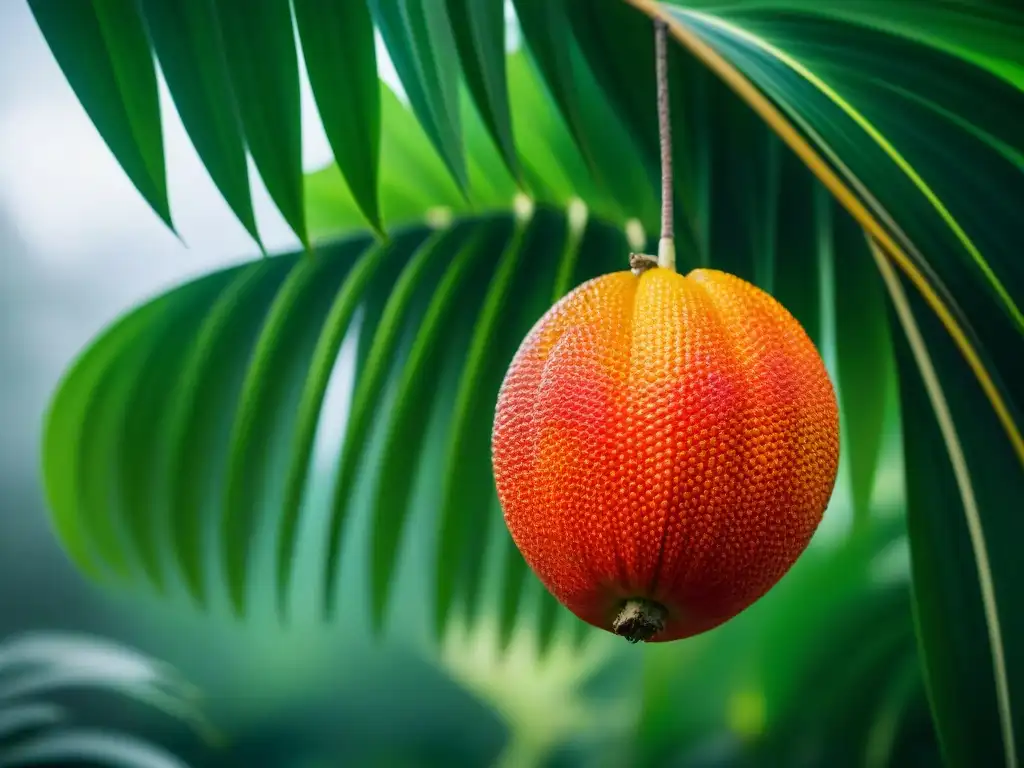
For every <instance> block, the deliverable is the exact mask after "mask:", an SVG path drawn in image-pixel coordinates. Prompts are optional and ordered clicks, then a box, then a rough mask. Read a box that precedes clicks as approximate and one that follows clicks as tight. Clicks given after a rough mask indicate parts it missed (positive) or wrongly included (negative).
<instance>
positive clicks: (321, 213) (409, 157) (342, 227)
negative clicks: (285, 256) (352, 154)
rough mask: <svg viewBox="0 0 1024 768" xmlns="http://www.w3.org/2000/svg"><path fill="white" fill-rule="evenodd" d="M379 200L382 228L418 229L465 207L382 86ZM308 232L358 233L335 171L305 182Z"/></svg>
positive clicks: (420, 134) (352, 206) (319, 235)
mask: <svg viewBox="0 0 1024 768" xmlns="http://www.w3.org/2000/svg"><path fill="white" fill-rule="evenodd" d="M380 87H381V94H380V98H381V110H382V113H383V126H384V132H383V135H382V136H381V168H380V196H381V215H382V217H383V220H384V225H385V227H388V228H390V227H394V226H397V225H400V224H412V223H423V222H424V221H427V220H429V219H430V217H431V215H432V214H435V213H436V212H438V211H442V210H446V211H447V212H448V213H449V214H453V213H459V212H464V211H466V210H467V208H468V206H467V204H466V201H465V199H464V198H463V197H462V195H460V193H459V189H458V187H457V186H456V185H455V183H454V182H453V181H452V177H451V175H450V174H449V173H448V171H447V170H446V168H445V165H444V162H443V161H442V160H441V159H440V157H438V155H437V152H435V151H434V148H433V145H431V143H430V139H428V138H427V135H426V134H425V133H424V131H423V128H422V126H420V124H419V123H417V122H416V118H415V117H414V116H413V114H412V113H411V112H410V111H409V110H408V109H407V108H406V107H405V106H404V105H403V104H402V103H401V102H400V101H399V100H398V98H397V97H396V96H395V94H394V93H392V91H391V89H389V88H388V87H387V86H386V85H384V84H383V83H381V85H380ZM306 197H307V206H308V214H307V215H308V217H309V226H310V232H311V233H312V235H313V237H315V238H316V239H318V240H320V239H325V238H328V237H338V236H340V235H344V234H349V233H351V232H352V231H354V230H358V229H359V228H360V226H361V221H362V215H361V214H360V213H359V208H358V206H357V205H356V203H355V201H354V200H353V198H352V193H351V191H350V190H349V188H348V185H347V184H346V183H345V181H344V180H343V178H342V176H341V174H340V172H339V170H338V167H337V165H331V166H329V167H327V168H325V169H323V170H321V171H317V172H316V173H312V174H310V175H308V176H307V177H306Z"/></svg>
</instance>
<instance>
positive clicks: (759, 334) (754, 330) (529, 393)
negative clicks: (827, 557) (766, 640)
mask: <svg viewBox="0 0 1024 768" xmlns="http://www.w3.org/2000/svg"><path fill="white" fill-rule="evenodd" d="M492 454H493V464H494V474H495V479H496V482H497V489H498V497H499V499H500V501H501V505H502V508H503V510H504V515H505V522H506V524H507V525H508V528H509V531H510V532H511V534H512V537H513V539H514V540H515V542H516V545H517V546H518V547H519V549H520V551H521V552H522V554H523V556H524V557H525V559H526V561H527V562H528V563H529V565H530V566H531V568H532V569H533V570H534V571H535V572H536V574H537V575H538V576H539V577H540V579H541V581H542V582H543V583H544V585H545V586H546V587H547V588H548V589H549V590H550V591H551V593H552V594H553V595H554V596H555V597H557V598H558V599H559V600H560V601H561V602H562V603H563V604H564V605H565V606H566V607H568V608H569V609H570V610H571V611H572V612H573V613H575V614H576V615H577V616H579V617H580V618H581V619H583V620H584V621H587V622H589V623H590V624H593V625H595V626H598V627H602V628H604V629H610V628H611V626H612V622H613V621H614V619H615V617H616V615H617V614H618V613H619V611H620V610H621V609H622V607H623V605H624V603H625V601H626V600H628V599H633V598H642V599H645V600H649V601H653V602H655V603H658V604H660V605H661V606H663V607H664V609H665V612H666V616H665V621H664V629H663V630H662V631H661V632H659V633H658V634H657V636H655V637H654V638H653V640H655V641H665V640H674V639H678V638H682V637H687V636H690V635H694V634H697V633H699V632H703V631H706V630H708V629H711V628H713V627H715V626H717V625H719V624H721V623H722V622H724V621H726V620H727V619H729V618H731V617H732V616H734V615H736V614H737V613H739V612H740V611H742V610H743V609H744V608H746V607H747V606H749V605H750V604H751V603H753V602H754V601H755V600H757V599H758V598H759V597H761V596H762V595H763V594H764V593H765V592H766V591H768V589H770V588H771V587H772V586H773V585H774V584H775V583H776V582H777V581H778V580H779V579H780V578H781V577H782V575H783V574H784V573H785V572H786V571H787V570H788V569H789V567H790V566H791V565H792V564H793V562H794V561H795V560H796V559H797V557H798V556H799V555H800V554H801V552H802V551H803V550H804V548H805V547H806V546H807V543H808V541H809V540H810V537H811V535H812V534H813V533H814V531H815V529H816V528H817V526H818V523H819V522H820V521H821V517H822V514H823V512H824V510H825V506H826V504H827V503H828V500H829V497H830V495H831V493H832V488H833V485H834V483H835V477H836V471H837V468H838V459H839V414H838V408H837V404H836V397H835V391H834V389H833V387H832V383H831V382H830V380H829V378H828V374H827V372H826V370H825V366H824V364H823V362H822V360H821V357H820V355H819V354H818V352H817V350H816V349H815V347H814V345H813V344H812V343H811V341H810V339H809V338H808V337H807V334H806V333H805V332H804V330H803V329H802V328H801V327H800V324H799V323H798V322H797V321H796V320H795V319H794V318H793V317H792V315H790V314H789V313H788V312H787V311H786V310H785V309H784V308H783V307H782V306H781V305H780V304H779V303H778V302H777V301H775V300H774V299H773V298H772V297H771V296H769V295H768V294H767V293H765V292H764V291H761V290H760V289H758V288H756V287H755V286H753V285H751V284H749V283H747V282H745V281H743V280H741V279H739V278H737V277H734V276H732V275H728V274H725V273H723V272H718V271H714V270H708V269H698V270H695V271H693V272H691V273H690V274H689V275H687V276H685V277H684V276H682V275H680V274H677V273H676V272H673V271H670V270H665V269H659V268H655V269H650V270H648V271H646V272H644V273H643V274H641V275H640V276H639V277H638V276H636V275H634V274H633V273H632V272H616V273H613V274H609V275H604V276H602V277H598V278H596V279H594V280H591V281H589V282H587V283H584V284H583V285H581V286H580V287H578V288H577V289H576V290H574V291H573V292H572V293H570V294H569V295H568V296H566V297H565V298H563V299H562V300H561V301H559V302H558V303H557V304H556V305H555V306H554V307H552V308H551V309H550V310H549V311H548V312H547V314H545V316H544V317H543V318H541V319H540V321H539V322H538V323H537V324H536V326H534V328H533V330H532V331H531V332H530V334H529V335H528V336H527V338H526V339H525V340H524V341H523V343H522V345H521V347H520V348H519V351H518V352H517V353H516V356H515V358H514V360H513V362H512V365H511V366H510V368H509V370H508V373H507V374H506V377H505V381H504V383H503V385H502V388H501V392H500V395H499V398H498V406H497V411H496V414H495V420H494V431H493V436H492Z"/></svg>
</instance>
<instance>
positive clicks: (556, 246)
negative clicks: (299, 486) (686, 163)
mask: <svg viewBox="0 0 1024 768" xmlns="http://www.w3.org/2000/svg"><path fill="white" fill-rule="evenodd" d="M565 225H566V222H565V219H564V218H562V217H559V216H555V215H553V214H552V213H550V212H549V211H538V212H537V213H536V214H535V215H534V216H533V218H532V220H531V222H530V223H529V225H528V226H526V227H525V229H522V230H520V231H519V232H518V233H517V235H516V237H515V238H514V239H513V240H512V242H511V243H510V244H509V246H508V248H506V250H505V253H504V254H503V255H502V258H501V260H500V261H499V262H498V268H497V272H496V275H495V278H494V280H493V281H492V282H491V286H490V290H489V291H488V293H487V296H486V298H485V300H484V305H483V309H482V311H481V313H480V317H479V318H478V319H477V323H476V327H475V329H474V336H473V340H472V342H471V344H470V349H469V354H468V356H467V358H466V363H465V366H464V368H463V370H462V377H461V379H460V382H459V388H458V395H457V398H456V406H455V412H454V414H453V417H452V422H451V437H450V442H449V445H448V454H447V461H446V466H445V471H444V480H443V485H444V491H443V497H442V504H441V518H440V520H441V522H440V529H439V535H438V552H437V569H438V571H437V598H436V605H435V608H436V612H435V628H436V630H437V632H438V633H439V634H440V633H442V632H443V630H444V627H445V624H446V622H447V617H448V612H449V610H450V608H451V604H452V600H453V598H454V595H455V591H456V586H457V584H458V583H459V582H460V581H461V583H462V584H463V589H464V590H465V592H466V606H467V610H469V611H472V609H473V608H474V607H475V605H476V601H477V596H478V595H479V592H480V590H479V586H480V584H481V583H482V581H483V555H484V550H485V545H486V542H487V541H488V537H489V527H490V525H489V520H490V517H491V515H492V511H493V504H492V502H493V500H494V497H495V489H494V481H493V479H492V477H491V466H490V445H491V423H492V421H493V416H494V403H495V402H496V401H497V397H498V390H499V388H500V387H501V381H502V379H503V378H504V376H505V371H506V370H507V369H508V365H509V363H510V362H511V360H512V356H513V355H514V354H515V351H516V348H517V347H518V345H519V343H520V342H521V341H522V339H523V337H524V336H525V335H526V333H527V332H528V331H529V329H530V328H531V327H532V326H533V324H534V323H535V322H536V321H537V319H538V318H539V317H540V316H541V314H543V312H544V311H545V310H546V309H547V307H548V306H549V304H548V302H549V300H550V296H551V286H552V284H553V282H554V274H555V269H556V267H557V265H558V263H559V259H558V258H557V256H558V255H559V254H561V253H562V252H563V251H564V250H565V237H566V232H565ZM516 297H518V301H516ZM460 577H461V578H460Z"/></svg>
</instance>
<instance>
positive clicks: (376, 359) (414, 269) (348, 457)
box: [324, 227, 467, 614]
mask: <svg viewBox="0 0 1024 768" xmlns="http://www.w3.org/2000/svg"><path fill="white" fill-rule="evenodd" d="M466 236H467V232H466V229H465V228H462V227H460V228H456V229H454V230H451V231H445V232H440V233H437V234H436V235H434V236H433V237H432V238H431V239H430V240H428V241H427V242H426V243H424V244H423V245H422V246H421V247H420V249H419V250H418V251H417V252H416V253H415V254H414V256H413V257H412V259H410V261H409V263H408V264H407V265H406V266H405V268H404V269H403V270H402V272H401V274H400V275H399V277H398V280H397V281H396V282H395V284H394V287H393V288H392V291H391V295H390V296H389V297H388V301H387V305H386V306H385V307H384V312H383V315H382V316H381V319H380V323H379V324H378V326H377V329H376V332H375V333H374V336H373V343H372V346H371V348H370V353H369V355H368V357H367V359H366V363H365V367H364V368H363V371H362V376H361V377H360V379H359V381H357V382H356V383H355V391H354V392H353V394H352V404H351V406H350V407H349V412H348V420H347V421H346V424H345V437H344V441H343V443H342V447H341V456H340V459H339V463H338V472H337V476H336V477H335V481H334V496H333V501H332V503H331V512H330V521H329V524H328V532H327V556H326V560H325V567H324V611H325V612H326V613H327V614H331V613H332V612H333V610H334V608H335V595H336V591H337V578H338V573H337V572H338V562H339V559H340V557H341V543H342V534H343V531H344V526H345V522H346V518H347V517H348V513H349V508H350V506H351V504H352V497H353V494H354V489H355V486H356V481H357V473H358V471H359V470H360V469H361V468H362V466H363V462H364V459H365V453H364V446H366V445H367V444H368V442H369V436H370V429H371V426H372V423H373V417H374V411H375V409H376V408H377V406H378V404H379V403H380V401H381V396H382V394H383V385H384V382H385V380H386V378H387V375H388V372H389V370H390V365H391V363H392V357H393V355H394V354H395V350H396V348H397V346H398V343H399V341H400V337H401V332H402V329H403V328H404V327H405V325H406V323H409V322H411V321H412V318H411V317H410V312H411V308H412V305H413V300H414V298H415V297H416V295H417V292H418V291H420V290H421V289H422V287H423V286H422V283H423V281H425V280H426V279H427V277H428V275H429V274H430V272H431V271H432V270H434V269H436V268H437V266H438V264H443V263H444V260H445V259H448V258H450V257H451V255H452V253H454V252H457V250H458V249H459V248H460V247H461V245H462V244H463V242H464V239H465V237H466Z"/></svg>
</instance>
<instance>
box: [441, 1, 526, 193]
mask: <svg viewBox="0 0 1024 768" xmlns="http://www.w3.org/2000/svg"><path fill="white" fill-rule="evenodd" d="M447 2H448V18H449V19H450V21H451V25H452V32H453V34H454V37H455V43H456V45H457V47H458V51H459V58H460V59H461V61H462V72H463V74H464V75H465V76H466V85H467V86H469V91H470V93H472V94H473V101H474V102H475V103H476V106H477V109H478V110H479V111H480V116H481V118H482V119H483V122H484V125H486V126H487V131H488V132H489V133H490V135H491V138H492V139H493V140H494V143H495V144H496V145H497V146H498V148H499V149H500V150H501V157H502V159H503V160H504V161H505V164H506V165H507V167H508V170H509V172H510V173H511V174H512V176H513V177H516V178H518V177H519V175H520V172H519V160H518V157H517V156H516V147H515V143H514V142H513V139H512V115H511V113H510V111H509V100H508V82H507V77H506V73H505V3H504V0H447Z"/></svg>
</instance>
